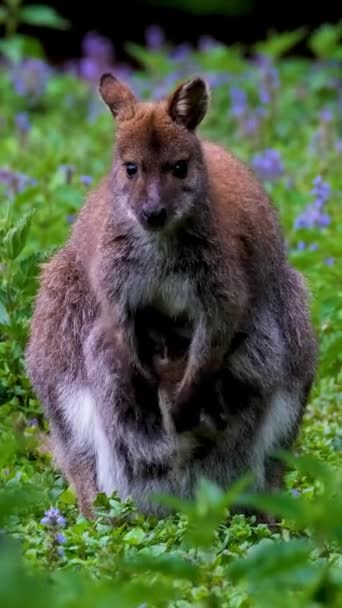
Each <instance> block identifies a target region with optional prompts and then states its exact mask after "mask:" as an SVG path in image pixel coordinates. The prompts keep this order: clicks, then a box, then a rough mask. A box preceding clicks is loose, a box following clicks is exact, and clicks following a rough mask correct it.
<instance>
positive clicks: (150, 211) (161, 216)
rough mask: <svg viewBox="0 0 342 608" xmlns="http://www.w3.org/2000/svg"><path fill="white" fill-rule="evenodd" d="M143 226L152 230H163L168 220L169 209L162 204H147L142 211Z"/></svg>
mask: <svg viewBox="0 0 342 608" xmlns="http://www.w3.org/2000/svg"><path fill="white" fill-rule="evenodd" d="M140 215H141V220H142V224H143V225H144V226H145V227H146V228H149V229H151V230H156V229H158V228H163V227H164V226H165V224H166V220H167V209H166V207H165V206H164V205H163V204H162V203H159V204H158V203H157V204H155V203H154V202H152V203H150V202H148V203H146V204H145V205H143V207H142V209H141V214H140Z"/></svg>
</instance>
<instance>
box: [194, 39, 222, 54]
mask: <svg viewBox="0 0 342 608" xmlns="http://www.w3.org/2000/svg"><path fill="white" fill-rule="evenodd" d="M218 44H219V43H218V41H217V40H215V38H213V37H212V36H209V35H208V34H204V35H203V36H200V37H199V39H198V49H199V50H200V51H202V52H204V53H205V52H207V51H211V50H212V49H214V48H216V47H217V46H218Z"/></svg>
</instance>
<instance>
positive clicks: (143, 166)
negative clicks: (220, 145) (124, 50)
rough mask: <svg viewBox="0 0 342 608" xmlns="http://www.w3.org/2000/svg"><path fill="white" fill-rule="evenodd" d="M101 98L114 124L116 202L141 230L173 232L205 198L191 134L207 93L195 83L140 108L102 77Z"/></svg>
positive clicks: (202, 173) (198, 149)
mask: <svg viewBox="0 0 342 608" xmlns="http://www.w3.org/2000/svg"><path fill="white" fill-rule="evenodd" d="M100 92H101V95H102V98H103V99H104V101H105V102H106V104H107V105H108V106H109V108H110V110H111V112H112V114H113V116H114V118H115V119H116V122H117V132H116V151H115V160H114V168H113V171H114V180H113V189H114V190H115V196H116V200H118V203H119V204H120V205H121V207H123V208H124V209H125V211H127V215H128V216H129V217H131V218H132V219H133V221H135V222H138V223H139V224H140V225H141V226H142V227H143V228H144V229H145V230H149V231H151V230H154V231H164V230H165V231H166V230H167V231H170V230H171V231H172V230H174V229H176V228H177V226H179V225H181V224H182V223H183V222H184V220H185V219H186V218H188V217H190V216H191V215H193V214H196V207H197V205H198V204H200V203H201V200H203V198H204V197H205V194H206V171H205V167H204V163H203V158H202V153H201V146H200V142H199V139H198V138H197V136H196V133H195V129H196V127H197V125H198V124H199V123H200V122H201V120H202V119H203V117H204V116H205V114H206V111H207V108H208V89H207V86H206V84H205V82H204V81H203V80H201V79H200V78H196V79H193V80H190V81H188V82H186V83H184V84H182V85H181V86H179V87H178V88H177V89H176V90H175V91H174V93H173V94H171V95H170V96H169V97H168V98H167V99H165V100H163V101H160V102H153V101H152V102H139V101H137V100H136V99H135V97H134V95H133V93H132V92H131V90H130V89H129V88H128V87H127V86H126V85H125V84H124V83H122V82H120V81H119V80H117V79H116V78H114V77H113V76H111V75H110V74H104V75H103V76H102V78H101V81H100Z"/></svg>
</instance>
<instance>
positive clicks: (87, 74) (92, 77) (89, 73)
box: [80, 57, 105, 82]
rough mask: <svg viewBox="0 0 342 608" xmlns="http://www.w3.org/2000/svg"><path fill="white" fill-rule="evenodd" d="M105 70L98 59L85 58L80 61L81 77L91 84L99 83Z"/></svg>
mask: <svg viewBox="0 0 342 608" xmlns="http://www.w3.org/2000/svg"><path fill="white" fill-rule="evenodd" d="M104 71H105V69H104V68H103V67H102V64H100V63H99V62H98V61H97V60H96V59H93V58H92V57H84V58H83V59H81V60H80V76H81V78H84V80H88V81H89V82H97V81H98V79H99V77H100V75H101V73H102V72H104Z"/></svg>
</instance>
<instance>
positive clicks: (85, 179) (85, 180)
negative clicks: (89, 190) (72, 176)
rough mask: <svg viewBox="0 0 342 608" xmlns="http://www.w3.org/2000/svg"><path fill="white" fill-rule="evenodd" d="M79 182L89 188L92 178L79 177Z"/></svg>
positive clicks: (87, 176)
mask: <svg viewBox="0 0 342 608" xmlns="http://www.w3.org/2000/svg"><path fill="white" fill-rule="evenodd" d="M80 182H81V183H82V184H84V185H85V186H90V185H91V184H92V183H93V178H92V177H91V175H81V176H80Z"/></svg>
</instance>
